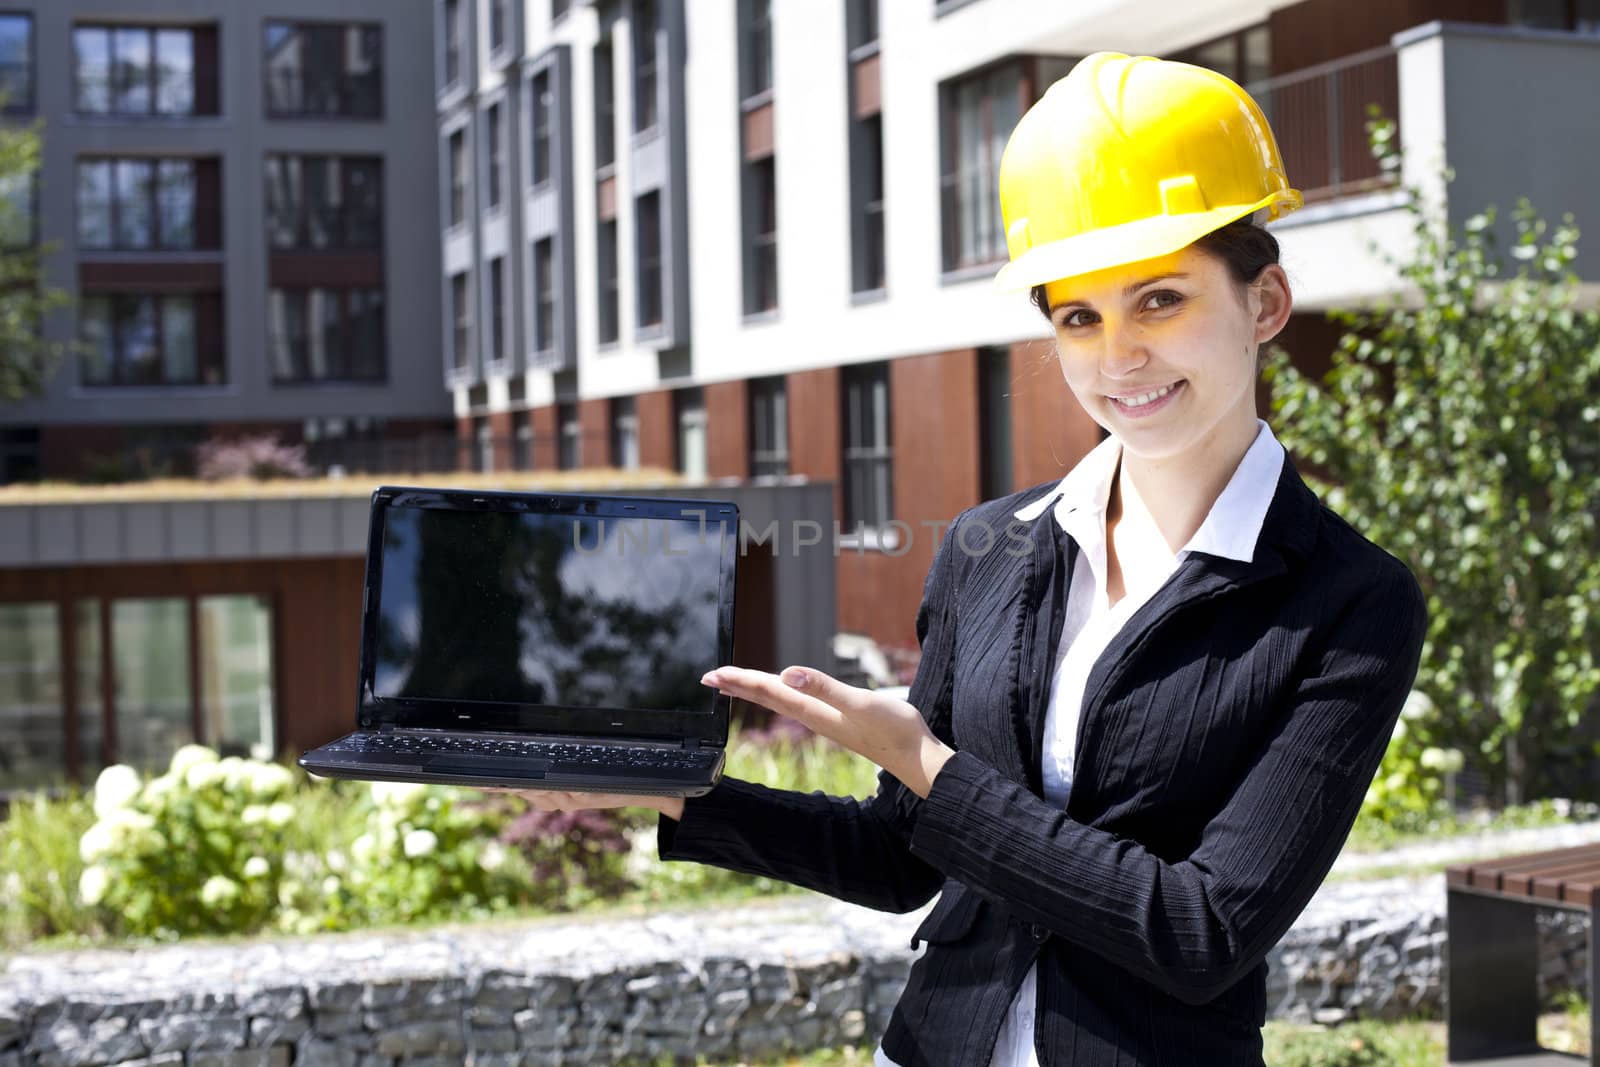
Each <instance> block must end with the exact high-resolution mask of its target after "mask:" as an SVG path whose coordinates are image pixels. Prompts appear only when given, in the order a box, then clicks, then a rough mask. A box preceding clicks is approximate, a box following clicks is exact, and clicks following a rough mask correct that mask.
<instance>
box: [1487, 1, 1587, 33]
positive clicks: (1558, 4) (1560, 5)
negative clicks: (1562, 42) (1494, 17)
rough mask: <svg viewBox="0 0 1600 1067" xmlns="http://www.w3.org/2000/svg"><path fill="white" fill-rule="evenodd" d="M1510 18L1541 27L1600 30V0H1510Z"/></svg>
mask: <svg viewBox="0 0 1600 1067" xmlns="http://www.w3.org/2000/svg"><path fill="white" fill-rule="evenodd" d="M1506 22H1508V23H1510V24H1511V25H1513V26H1528V27H1531V28H1533V29H1540V30H1573V31H1576V32H1578V33H1600V0H1507V2H1506Z"/></svg>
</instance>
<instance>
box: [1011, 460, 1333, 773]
mask: <svg viewBox="0 0 1600 1067" xmlns="http://www.w3.org/2000/svg"><path fill="white" fill-rule="evenodd" d="M1320 507H1321V504H1320V501H1318V499H1317V497H1316V494H1315V493H1313V492H1312V491H1311V489H1310V488H1309V487H1308V486H1307V485H1306V484H1305V482H1304V481H1303V480H1302V479H1301V477H1300V474H1299V471H1298V470H1296V468H1295V466H1294V463H1293V461H1292V460H1290V458H1289V456H1288V454H1287V453H1286V454H1285V455H1284V460H1283V468H1282V471H1281V472H1280V474H1279V476H1278V486H1277V489H1276V490H1275V492H1274V494H1273V498H1272V503H1271V505H1270V506H1269V507H1268V508H1267V514H1266V517H1265V519H1264V521H1263V523H1262V528H1261V536H1260V538H1259V539H1258V540H1257V542H1256V552H1255V557H1254V558H1253V559H1252V560H1250V561H1249V562H1248V563H1246V562H1243V561H1241V560H1235V559H1229V558H1227V557H1225V556H1214V555H1211V554H1209V553H1205V552H1195V553H1193V554H1192V555H1190V556H1188V557H1187V558H1186V559H1185V560H1184V561H1183V563H1182V564H1181V565H1180V566H1179V567H1178V569H1177V570H1176V571H1175V572H1174V573H1173V574H1172V575H1171V576H1170V577H1169V578H1168V579H1167V581H1166V583H1165V584H1163V585H1162V586H1161V588H1160V589H1158V590H1157V591H1156V593H1155V595H1153V596H1152V597H1151V598H1150V599H1149V600H1147V601H1146V602H1145V603H1144V604H1142V605H1140V607H1139V609H1138V610H1137V611H1135V612H1134V613H1133V615H1132V616H1131V617H1130V618H1129V619H1128V621H1127V622H1126V623H1125V624H1124V625H1123V628H1122V630H1121V631H1120V632H1119V633H1118V634H1117V636H1116V638H1115V639H1114V640H1113V641H1112V644H1111V645H1110V647H1109V648H1108V649H1107V650H1106V652H1105V653H1103V654H1102V655H1101V656H1100V658H1099V659H1098V660H1096V661H1095V664H1094V667H1093V668H1092V669H1091V670H1090V672H1089V677H1088V679H1087V683H1086V685H1085V686H1084V702H1083V708H1082V721H1081V723H1080V724H1079V727H1078V736H1077V745H1076V749H1075V751H1076V756H1075V760H1074V786H1073V792H1074V793H1078V792H1080V789H1079V788H1078V786H1077V779H1078V778H1080V777H1082V776H1084V775H1088V774H1092V773H1093V770H1094V768H1093V766H1092V765H1089V764H1086V763H1085V762H1084V758H1083V757H1084V753H1085V751H1086V749H1087V748H1088V746H1089V743H1090V741H1091V739H1092V734H1093V733H1094V732H1095V730H1096V727H1097V725H1098V724H1097V718H1098V713H1099V708H1100V705H1101V703H1102V700H1103V697H1104V695H1105V693H1106V692H1107V691H1108V687H1109V686H1110V685H1111V684H1112V683H1113V682H1114V681H1115V680H1116V679H1117V678H1119V677H1120V676H1121V675H1122V674H1123V673H1124V672H1125V671H1126V670H1127V669H1128V668H1129V666H1130V664H1131V663H1132V662H1133V661H1134V660H1135V658H1136V657H1137V655H1138V651H1139V649H1140V648H1141V647H1142V646H1143V645H1144V644H1145V642H1147V641H1148V640H1150V638H1151V636H1152V634H1154V633H1155V631H1156V630H1158V629H1159V628H1160V626H1161V624H1162V622H1163V621H1164V620H1165V619H1167V618H1168V617H1169V616H1170V615H1171V614H1172V613H1173V612H1174V611H1176V610H1177V609H1178V608H1179V607H1180V606H1183V605H1188V604H1198V603H1200V602H1203V601H1207V600H1210V599H1211V598H1212V597H1215V596H1220V595H1222V594H1224V593H1226V592H1228V591H1230V590H1233V589H1237V588H1242V587H1244V586H1247V585H1251V584H1253V583H1255V582H1259V581H1263V580H1265V579H1268V578H1272V577H1274V576H1276V575H1279V574H1283V573H1284V572H1285V571H1286V570H1287V569H1288V566H1289V562H1290V560H1291V559H1293V558H1295V557H1300V556H1304V555H1307V554H1308V553H1309V552H1310V550H1311V547H1312V545H1313V544H1314V543H1315V541H1316V526H1317V521H1318V518H1319V514H1318V513H1319V509H1320ZM1053 509H1054V501H1053V500H1052V502H1051V503H1050V504H1049V505H1047V506H1046V508H1045V510H1044V512H1043V513H1042V514H1040V515H1039V516H1038V517H1037V518H1035V519H1034V521H1033V530H1032V535H1033V536H1032V551H1031V552H1030V553H1028V555H1027V556H1026V557H1025V563H1026V574H1025V575H1024V582H1023V595H1022V597H1020V598H1019V603H1018V605H1017V610H1019V611H1023V612H1026V615H1025V617H1024V619H1023V624H1022V649H1021V653H1022V654H1021V655H1020V656H1019V657H1018V663H1017V670H1016V676H1015V678H1014V680H1013V685H1012V687H1011V696H1012V700H1011V713H1012V721H1013V725H1014V728H1015V734H1016V737H1017V748H1018V751H1019V753H1020V754H1021V755H1022V757H1023V767H1024V769H1025V771H1026V774H1027V783H1028V787H1029V788H1030V789H1031V790H1032V791H1033V793H1034V794H1035V795H1036V796H1040V797H1043V796H1044V782H1043V776H1042V772H1041V770H1040V761H1041V759H1042V757H1043V753H1044V722H1045V715H1046V711H1047V709H1048V703H1047V702H1048V700H1049V698H1050V683H1051V679H1052V676H1053V674H1054V670H1055V651H1056V646H1057V645H1058V644H1060V641H1061V630H1062V627H1063V625H1064V624H1065V620H1066V608H1067V595H1068V593H1069V592H1070V591H1071V589H1072V571H1073V567H1074V565H1075V563H1076V561H1077V557H1078V545H1077V542H1076V541H1074V540H1073V539H1072V538H1071V537H1070V536H1068V535H1067V533H1066V531H1065V530H1063V529H1062V528H1061V524H1060V523H1059V522H1057V521H1056V519H1055V513H1054V510H1053ZM1085 788H1087V786H1085Z"/></svg>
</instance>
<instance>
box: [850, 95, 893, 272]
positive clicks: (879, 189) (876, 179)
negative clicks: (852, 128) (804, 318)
mask: <svg viewBox="0 0 1600 1067" xmlns="http://www.w3.org/2000/svg"><path fill="white" fill-rule="evenodd" d="M855 125H856V138H855V142H854V143H853V144H852V145H851V149H852V157H851V160H850V162H851V170H852V172H853V173H852V180H851V183H850V199H851V200H852V201H853V202H854V207H855V228H854V232H853V234H852V237H853V242H852V243H853V245H854V248H853V249H852V251H853V253H854V254H853V256H852V259H853V263H852V266H853V271H852V277H851V282H852V285H851V288H852V289H853V290H854V291H855V292H858V293H861V292H873V291H875V290H879V289H882V288H883V287H884V284H885V272H886V268H885V263H884V249H883V114H882V113H881V112H879V113H877V114H874V115H869V116H868V117H866V118H863V119H856V120H855ZM857 155H859V158H857Z"/></svg>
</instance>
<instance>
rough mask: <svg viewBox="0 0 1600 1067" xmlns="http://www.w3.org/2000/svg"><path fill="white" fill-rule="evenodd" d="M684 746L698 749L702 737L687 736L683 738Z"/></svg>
mask: <svg viewBox="0 0 1600 1067" xmlns="http://www.w3.org/2000/svg"><path fill="white" fill-rule="evenodd" d="M683 747H684V748H686V749H691V750H693V749H697V748H699V747H700V739H699V738H698V737H686V738H684V739H683Z"/></svg>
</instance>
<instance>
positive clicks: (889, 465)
mask: <svg viewBox="0 0 1600 1067" xmlns="http://www.w3.org/2000/svg"><path fill="white" fill-rule="evenodd" d="M433 15H434V19H435V37H436V44H435V71H436V90H437V97H436V107H437V119H438V128H437V138H438V146H437V147H438V159H439V181H440V190H441V197H440V201H439V218H440V235H441V243H442V247H443V265H442V271H441V273H440V276H439V286H440V289H439V292H440V297H441V303H442V306H443V308H444V322H443V324H442V328H441V333H440V338H441V343H442V346H443V348H444V350H445V353H446V362H447V367H446V371H445V384H446V386H447V388H448V389H449V391H450V394H451V396H452V399H453V403H454V415H455V418H456V424H457V432H458V434H459V437H460V441H461V444H462V449H461V451H462V453H463V454H464V455H466V456H468V457H469V458H470V462H471V464H472V465H474V466H476V467H478V468H487V469H496V468H502V467H532V468H538V467H561V468H572V467H586V466H605V465H613V464H614V465H621V466H632V465H639V464H643V465H647V466H650V465H653V466H662V467H670V468H675V469H676V470H678V471H681V472H684V473H685V474H688V475H690V476H695V477H705V478H707V479H710V480H713V481H714V480H716V479H719V478H728V479H735V480H739V481H743V480H746V479H767V478H783V477H804V478H808V479H817V480H826V481H830V482H833V483H835V486H836V490H835V496H836V506H835V514H836V515H838V516H840V519H841V521H840V539H839V542H838V543H839V560H838V567H837V581H838V613H839V625H840V627H841V629H844V630H850V631H856V632H861V633H866V634H870V635H872V636H873V637H875V638H877V639H879V640H881V641H885V642H890V643H901V644H911V643H912V642H914V631H913V623H914V618H915V611H916V606H917V603H918V600H919V598H920V594H921V584H922V580H923V576H924V575H925V574H926V571H927V567H928V564H929V562H930V561H931V558H932V553H933V549H934V544H935V541H936V538H937V533H938V527H939V524H940V523H942V522H944V521H947V520H948V519H949V518H950V517H951V516H952V515H954V514H955V513H956V512H957V511H959V510H960V509H961V508H963V507H966V506H968V505H970V504H973V503H975V502H977V501H979V500H982V499H985V498H990V497H994V496H998V495H1002V494H1004V493H1007V492H1010V491H1013V490H1015V489H1020V488H1024V487H1027V486H1029V485H1033V484H1037V483H1039V482H1042V481H1046V480H1054V479H1056V478H1059V477H1060V476H1061V475H1062V474H1063V473H1065V471H1066V470H1068V469H1070V467H1071V466H1072V465H1073V464H1075V463H1076V462H1077V460H1078V459H1079V458H1080V457H1081V456H1082V455H1083V454H1084V452H1085V451H1087V450H1088V449H1089V448H1090V447H1092V446H1093V445H1094V444H1095V443H1096V442H1097V441H1098V440H1099V439H1100V438H1101V436H1102V431H1101V430H1100V428H1099V427H1098V426H1097V425H1096V424H1095V423H1094V422H1093V421H1092V420H1091V419H1089V418H1088V416H1087V415H1086V414H1085V413H1084V412H1083V411H1082V410H1081V409H1080V408H1079V407H1078V406H1077V404H1076V402H1075V401H1074V400H1073V399H1072V397H1071V395H1070V392H1069V391H1068V389H1067V388H1066V386H1065V384H1064V382H1063V381H1062V379H1061V376H1060V371H1059V368H1058V367H1057V366H1055V364H1054V356H1053V351H1052V349H1051V347H1050V345H1049V342H1048V340H1046V338H1045V332H1046V331H1045V324H1044V322H1043V320H1042V319H1041V318H1040V317H1039V315H1038V312H1037V311H1036V310H1035V309H1034V308H1033V307H1032V306H1030V305H1029V303H1028V302H1027V300H1026V298H1025V297H1018V296H1010V295H1005V294H999V293H996V292H995V291H994V290H993V288H992V287H991V285H990V278H991V277H992V276H993V274H994V272H995V270H996V269H997V268H998V267H999V265H1000V264H1001V263H1002V262H1003V261H1004V259H1005V242H1004V236H1003V233H1002V228H1001V224H1000V218H999V208H998V202H997V197H996V192H995V185H996V172H997V168H998V163H999V155H1000V152H1001V150H1002V148H1003V146H1004V144H1005V141H1006V138H1007V136H1008V134H1009V132H1010V130H1011V127H1012V125H1013V124H1014V123H1015V122H1016V120H1017V118H1018V117H1019V116H1020V114H1021V113H1022V111H1023V110H1024V109H1026V108H1027V107H1028V106H1029V105H1030V104H1031V103H1032V102H1033V101H1034V100H1035V99H1037V98H1038V96H1039V95H1040V93H1041V92H1042V91H1043V90H1044V88H1045V87H1046V86H1048V85H1049V84H1050V83H1051V82H1052V81H1054V80H1055V79H1057V78H1059V77H1061V76H1062V75H1063V74H1065V73H1066V71H1068V70H1069V69H1070V68H1071V66H1072V64H1073V63H1074V62H1075V61H1076V60H1077V58H1079V57H1081V56H1083V55H1085V54H1087V53H1089V52H1092V51H1096V50H1100V49H1115V50H1119V51H1125V52H1130V53H1144V54H1154V55H1161V56H1166V57H1169V58H1180V59H1185V60H1188V61H1190V62H1195V63H1199V64H1202V65H1206V66H1209V67H1212V68H1214V69H1217V70H1220V71H1222V72H1224V73H1226V74H1228V75H1229V76H1230V77H1233V78H1234V79H1235V80H1237V81H1239V82H1241V83H1243V84H1245V85H1247V86H1248V87H1249V88H1250V89H1251V91H1252V92H1253V94H1254V95H1256V97H1257V99H1258V100H1260V102H1261V103H1262V105H1263V107H1264V108H1265V109H1266V111H1267V112H1268V114H1269V115H1270V116H1271V118H1272V121H1273V123H1274V126H1275V129H1276V131H1277V133H1278V136H1279V139H1280V143H1281V146H1282V149H1283V151H1284V154H1285V157H1286V164H1287V167H1288V171H1289V176H1290V180H1291V182H1292V183H1293V184H1294V185H1296V186H1297V187H1299V188H1301V189H1303V190H1304V191H1305V192H1306V198H1307V206H1306V207H1305V208H1304V209H1302V210H1301V211H1299V212H1296V213H1294V214H1292V215H1290V216H1288V217H1287V218H1285V219H1283V220H1280V221H1279V222H1277V223H1274V224H1273V228H1274V231H1275V232H1276V233H1277V234H1278V236H1279V238H1280V241H1281V242H1282V245H1283V247H1284V255H1285V262H1286V266H1287V269H1288V272H1289V275H1290V278H1291V280H1292V283H1293V285H1294V288H1295V293H1296V300H1297V313H1296V315H1295V316H1294V319H1293V321H1292V322H1291V324H1290V326H1289V328H1288V329H1287V330H1286V331H1285V333H1284V334H1283V336H1282V337H1281V338H1280V340H1281V342H1282V343H1283V344H1284V345H1285V347H1286V348H1288V349H1289V351H1290V352H1291V353H1292V354H1293V356H1294V359H1295V361H1296V363H1297V364H1298V365H1299V366H1301V368H1302V369H1303V370H1306V371H1308V372H1320V371H1321V370H1323V369H1326V367H1327V366H1328V359H1329V355H1330V353H1331V351H1332V348H1333V345H1334V343H1335V337H1336V332H1335V330H1334V329H1333V328H1332V327H1331V326H1330V325H1329V324H1328V322H1327V321H1326V319H1325V318H1324V313H1325V312H1326V310H1328V309H1330V308H1333V307H1337V306H1342V305H1348V304H1351V303H1355V302H1362V301H1367V300H1371V299H1373V298H1375V297H1379V296H1382V295H1384V294H1386V293H1391V292H1393V290H1394V289H1395V287H1396V284H1397V282H1396V277H1395V274H1394V270H1393V268H1392V266H1390V265H1389V264H1388V263H1387V262H1385V260H1384V258H1383V254H1382V253H1383V252H1385V251H1387V252H1403V251H1404V250H1405V248H1406V246H1407V244H1408V241H1409V226H1408V217H1407V215H1406V213H1405V211H1404V210H1403V208H1402V207H1401V199H1400V192H1399V190H1398V188H1397V186H1396V176H1395V175H1390V174H1384V173H1381V172H1380V170H1379V168H1378V167H1377V166H1376V165H1375V164H1374V163H1373V162H1372V160H1371V158H1370V155H1369V154H1368V152H1367V150H1366V134H1365V130H1364V122H1365V120H1366V114H1365V108H1366V105H1367V104H1368V103H1375V104H1377V105H1379V106H1380V107H1381V108H1382V109H1383V110H1384V112H1385V113H1386V114H1388V115H1390V116H1392V117H1394V118H1396V119H1397V120H1398V122H1399V129H1400V139H1401V143H1402V147H1403V149H1404V152H1405V165H1404V168H1403V173H1402V175H1401V177H1403V178H1404V179H1405V180H1406V181H1408V182H1412V183H1414V184H1417V185H1418V186H1419V187H1421V188H1423V189H1425V190H1426V191H1429V192H1430V195H1434V196H1437V197H1438V198H1439V199H1440V200H1441V201H1442V202H1444V203H1445V204H1446V206H1447V208H1448V211H1449V214H1450V217H1451V218H1452V219H1453V220H1455V221H1458V222H1459V221H1461V220H1462V219H1463V218H1464V217H1465V216H1466V215H1468V214H1471V213H1473V212H1476V211H1477V210H1479V209H1480V208H1481V207H1483V206H1484V205H1485V204H1487V203H1490V202H1497V203H1499V204H1500V205H1501V206H1502V208H1509V206H1510V205H1511V204H1512V203H1513V202H1514V200H1515V198H1516V197H1517V196H1518V195H1522V194H1526V195H1529V196H1530V197H1532V198H1533V199H1534V201H1535V203H1536V205H1537V206H1538V207H1539V208H1540V209H1541V211H1543V212H1544V213H1545V214H1546V215H1547V216H1548V217H1558V216H1559V215H1560V214H1561V213H1562V212H1564V211H1572V212H1574V213H1575V214H1576V215H1577V216H1578V219H1579V223H1580V225H1581V224H1583V223H1584V222H1585V221H1586V219H1589V218H1593V217H1594V216H1595V210H1594V207H1593V203H1594V193H1593V181H1592V176H1593V175H1594V174H1596V173H1600V170H1597V166H1600V148H1597V146H1600V118H1597V114H1600V113H1597V112H1596V111H1595V110H1594V109H1591V108H1582V107H1577V106H1566V105H1565V104H1563V105H1561V106H1552V101H1565V102H1572V101H1578V100H1587V99H1593V98H1594V96H1595V95H1596V91H1597V90H1600V62H1597V61H1600V2H1597V0H1403V2H1398V3H1383V4H1379V3H1370V4H1355V5H1352V4H1348V3H1340V2H1338V0H1298V2H1275V0H1195V2H1191V3H1184V4H1174V3H1164V2H1155V0H1143V2H1140V0H1121V2H1105V3H1095V4H1051V5H1040V4H1036V3H1029V2H1027V0H907V2H904V3H894V4H888V3H877V2H874V0H825V2H820V3H816V2H811V0H804V2H802V0H695V2H694V3H688V2H687V0H609V2H607V0H596V2H590V3H579V2H560V0H434V11H433ZM1445 162H1448V163H1449V164H1451V165H1452V166H1454V168H1455V170H1456V174H1457V177H1456V179H1455V182H1454V183H1453V184H1452V185H1450V186H1449V187H1448V188H1446V187H1445V186H1444V184H1443V183H1442V181H1441V180H1440V179H1439V178H1438V174H1439V167H1440V166H1441V164H1443V163H1445ZM1578 267H1579V270H1580V273H1581V274H1582V275H1583V276H1584V277H1585V278H1587V279H1591V280H1593V279H1597V278H1600V248H1597V247H1596V246H1594V245H1593V244H1591V245H1590V247H1589V248H1588V250H1587V251H1586V252H1585V253H1584V257H1583V259H1582V260H1581V261H1580V263H1579V264H1578ZM1588 288H1589V290H1590V293H1591V295H1593V294H1594V293H1595V287H1594V286H1593V285H1592V284H1590V285H1589V287H1588ZM1261 410H1262V411H1263V412H1266V411H1267V410H1268V404H1267V395H1266V391H1265V389H1263V391H1262V396H1261ZM1311 469H1314V468H1311ZM779 550H780V551H785V550H786V549H783V548H782V547H781V546H780V548H779Z"/></svg>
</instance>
